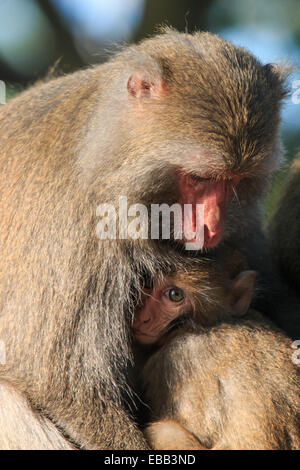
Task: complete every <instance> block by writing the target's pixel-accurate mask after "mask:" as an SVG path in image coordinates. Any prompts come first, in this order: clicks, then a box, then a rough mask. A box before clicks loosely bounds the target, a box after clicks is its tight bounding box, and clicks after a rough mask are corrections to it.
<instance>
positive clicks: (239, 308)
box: [229, 271, 256, 317]
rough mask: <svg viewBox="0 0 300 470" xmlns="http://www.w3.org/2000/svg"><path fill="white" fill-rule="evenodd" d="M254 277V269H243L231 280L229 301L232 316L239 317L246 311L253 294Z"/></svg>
mask: <svg viewBox="0 0 300 470" xmlns="http://www.w3.org/2000/svg"><path fill="white" fill-rule="evenodd" d="M255 279H256V272H255V271H243V272H241V273H240V274H239V275H238V276H237V277H236V278H235V279H234V280H233V281H232V284H231V287H230V291H229V302H230V306H231V311H232V313H233V315H234V316H236V317H241V316H243V315H245V314H246V313H247V311H248V309H249V306H250V302H251V299H252V295H253V290H254V283H255Z"/></svg>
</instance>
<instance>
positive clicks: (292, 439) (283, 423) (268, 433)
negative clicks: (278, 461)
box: [144, 313, 300, 449]
mask: <svg viewBox="0 0 300 470" xmlns="http://www.w3.org/2000/svg"><path fill="white" fill-rule="evenodd" d="M292 353H293V350H292V348H291V343H290V341H289V340H288V339H287V338H286V337H285V336H284V335H283V334H282V333H281V332H280V331H279V330H277V329H276V328H274V327H273V326H272V324H271V323H269V322H266V321H265V320H264V319H263V318H262V317H261V316H260V315H259V314H256V313H251V314H249V315H247V317H245V319H239V320H230V321H226V322H224V323H221V324H219V325H217V326H215V327H212V328H209V329H201V330H199V331H197V332H192V331H190V332H186V333H184V334H183V335H182V336H181V335H179V336H178V337H177V338H175V339H173V340H172V341H171V342H170V344H169V345H166V347H165V348H164V350H163V353H162V354H160V353H158V354H157V355H156V357H155V356H154V358H153V360H150V361H149V363H148V365H147V367H146V373H145V374H144V376H145V380H146V383H147V394H148V397H149V398H150V402H151V404H152V406H153V409H154V419H162V418H168V419H174V420H175V421H178V422H179V423H180V424H182V425H183V426H184V427H185V428H186V429H187V430H188V431H190V432H192V433H193V434H194V435H195V436H196V437H197V438H198V439H199V441H200V443H201V444H202V445H203V446H204V447H206V448H214V449H300V374H299V370H298V369H297V367H296V366H295V365H294V364H293V363H292ZM155 374H159V377H160V381H157V380H156V381H155ZM156 382H159V383H156ZM153 384H154V387H153Z"/></svg>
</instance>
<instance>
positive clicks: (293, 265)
mask: <svg viewBox="0 0 300 470" xmlns="http://www.w3.org/2000/svg"><path fill="white" fill-rule="evenodd" d="M299 221H300V160H296V161H295V162H294V163H293V165H292V167H291V171H290V175H289V177H288V179H287V181H286V184H285V188H284V193H283V196H282V198H281V200H280V201H279V206H278V209H277V211H276V213H275V215H274V217H273V220H272V223H271V227H270V236H271V240H272V245H273V246H272V247H273V255H274V257H275V258H276V260H277V261H278V263H279V266H280V269H281V270H282V273H283V274H284V276H286V277H287V278H288V279H289V280H290V282H291V284H293V285H294V286H295V287H296V288H297V290H299V288H300V256H299V255H298V253H300V222H299Z"/></svg>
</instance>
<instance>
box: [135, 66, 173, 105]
mask: <svg viewBox="0 0 300 470" xmlns="http://www.w3.org/2000/svg"><path fill="white" fill-rule="evenodd" d="M127 90H128V93H129V94H130V95H131V96H133V97H134V98H137V99H141V98H161V97H162V96H163V94H165V92H166V90H167V88H166V85H165V84H164V82H163V80H162V78H161V77H160V76H159V74H158V73H157V74H155V75H154V76H152V77H151V76H150V75H149V74H147V73H146V72H142V71H137V72H133V74H132V75H131V76H130V77H129V79H128V82H127Z"/></svg>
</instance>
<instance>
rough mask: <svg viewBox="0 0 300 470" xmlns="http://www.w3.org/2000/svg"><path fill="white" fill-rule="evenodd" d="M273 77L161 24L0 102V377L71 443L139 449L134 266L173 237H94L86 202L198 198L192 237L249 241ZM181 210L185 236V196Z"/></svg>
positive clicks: (273, 108)
mask: <svg viewBox="0 0 300 470" xmlns="http://www.w3.org/2000/svg"><path fill="white" fill-rule="evenodd" d="M284 79H285V77H284V72H283V71H282V70H280V68H278V67H273V66H270V65H266V66H264V65H262V64H261V63H260V62H258V61H257V60H256V59H255V58H254V57H253V56H252V55H251V54H249V53H248V52H247V51H246V50H244V49H241V48H236V47H234V46H233V45H232V44H230V43H228V42H226V41H223V40H222V39H220V38H218V37H216V36H214V35H211V34H208V33H195V34H193V35H189V34H180V33H178V32H176V31H171V30H170V31H169V30H168V31H166V32H165V33H164V34H161V35H158V36H156V37H154V38H152V39H147V40H145V41H143V42H142V43H141V44H139V45H138V46H132V47H129V48H126V49H124V50H123V51H122V52H120V53H119V54H117V55H116V56H115V57H114V58H112V59H111V60H110V61H109V62H108V63H106V64H104V65H101V66H99V67H95V68H91V69H88V70H84V71H80V72H78V73H75V74H73V75H69V76H65V77H62V78H59V79H56V80H53V81H50V82H48V83H45V84H43V85H39V86H36V87H33V88H32V89H30V90H28V91H26V92H25V93H23V94H21V95H20V96H19V97H17V98H16V99H14V100H12V101H11V102H9V103H8V104H7V105H6V106H3V107H1V110H0V142H1V146H0V172H1V180H0V194H1V207H0V219H1V227H0V246H1V250H0V266H1V271H0V286H1V287H0V289H1V290H0V308H1V320H0V340H1V341H3V342H4V343H5V345H6V359H7V362H6V365H4V366H1V373H0V378H2V379H3V380H5V381H6V382H8V383H12V384H15V383H17V384H19V385H18V387H17V389H18V391H19V392H21V393H24V396H25V397H26V398H27V399H29V401H30V403H31V404H32V407H33V408H34V409H38V410H41V411H42V412H43V413H44V414H45V415H46V416H48V417H49V418H50V419H51V420H52V421H53V422H54V423H55V424H56V425H57V426H58V427H59V429H61V430H62V432H63V434H64V435H66V436H68V437H69V438H70V440H71V441H72V442H73V443H75V444H76V445H77V446H78V447H82V448H86V449H95V448H105V449H142V448H145V447H146V443H145V441H144V438H143V435H142V433H141V432H140V430H139V429H138V428H137V426H136V425H135V422H134V419H133V418H132V416H131V414H130V413H129V411H128V409H129V408H130V407H131V397H132V396H133V394H132V393H131V390H130V387H129V385H128V379H127V370H128V366H129V364H130V363H131V361H132V348H131V344H130V328H131V323H132V319H133V312H134V310H135V307H136V304H137V303H138V301H139V292H140V284H141V278H142V277H144V276H145V275H146V276H149V277H150V278H151V277H152V278H157V277H159V276H160V274H161V273H163V272H164V270H165V269H166V267H168V264H169V260H170V259H171V260H172V262H173V260H174V259H175V258H176V256H177V261H176V262H177V263H178V264H180V258H181V257H182V256H183V254H182V253H183V251H184V250H183V247H182V244H180V243H177V244H172V242H171V243H170V241H169V240H164V241H162V240H150V239H137V240H133V239H128V238H127V239H126V236H125V237H123V236H120V237H119V238H120V239H117V240H116V239H110V238H108V239H106V240H99V239H98V238H97V236H96V226H97V223H98V222H99V217H97V216H96V208H97V206H99V205H100V204H104V203H111V204H114V205H115V206H116V207H118V202H119V196H120V195H122V196H127V198H128V204H132V203H142V204H145V205H146V206H147V207H148V208H149V206H150V204H152V203H167V204H173V203H179V204H181V205H184V204H186V203H190V204H195V203H202V204H203V205H204V224H203V227H204V247H205V248H209V247H214V246H216V245H217V243H218V242H220V240H221V239H222V238H223V239H226V238H227V239H230V240H234V239H235V238H240V239H243V236H244V234H246V233H247V234H251V236H252V237H253V239H254V237H255V234H257V233H258V232H259V229H260V222H259V214H258V212H257V209H256V207H257V202H258V200H259V198H260V196H261V195H262V193H263V190H264V188H265V187H266V181H267V179H268V177H269V175H270V173H271V172H272V171H273V170H274V169H275V168H276V166H277V163H278V161H279V158H280V144H279V138H278V125H279V120H280V106H281V101H282V99H283V97H284V96H285V88H284ZM182 220H183V222H184V223H183V229H184V230H183V232H184V234H186V233H188V232H187V231H186V230H185V229H186V227H187V226H189V228H194V227H195V221H196V208H195V206H194V207H193V210H192V211H191V212H190V214H189V217H188V218H187V219H184V218H183V219H182ZM177 228H178V227H177ZM123 229H124V227H122V230H123ZM125 229H126V227H125ZM122 230H121V231H122ZM117 235H118V234H117ZM119 235H120V234H119ZM185 238H186V240H188V241H190V242H191V243H193V242H195V241H196V242H197V240H195V238H193V236H192V235H191V234H188V235H185ZM186 240H184V239H183V240H182V242H185V241H186ZM173 245H175V248H171V246H173ZM177 246H179V250H178V253H177V255H176V254H175V253H174V252H173V251H172V250H173V249H174V250H176V247H177ZM127 405H128V406H127ZM7 419H8V420H9V416H8V417H7Z"/></svg>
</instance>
